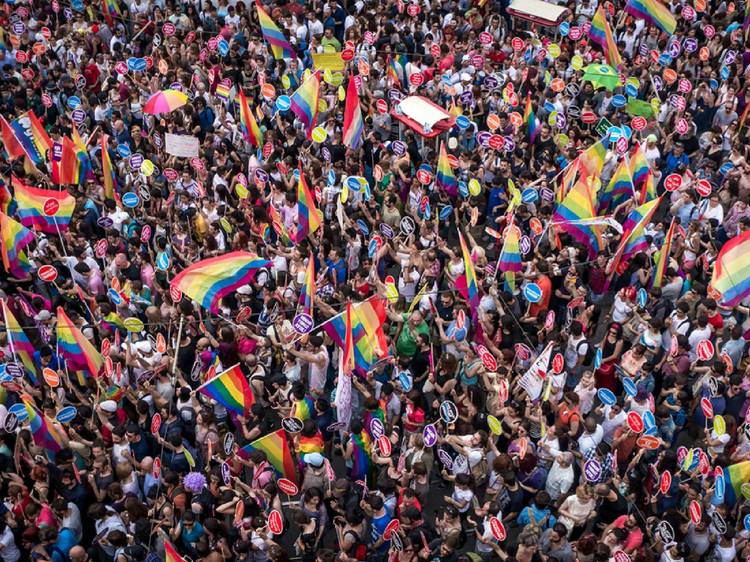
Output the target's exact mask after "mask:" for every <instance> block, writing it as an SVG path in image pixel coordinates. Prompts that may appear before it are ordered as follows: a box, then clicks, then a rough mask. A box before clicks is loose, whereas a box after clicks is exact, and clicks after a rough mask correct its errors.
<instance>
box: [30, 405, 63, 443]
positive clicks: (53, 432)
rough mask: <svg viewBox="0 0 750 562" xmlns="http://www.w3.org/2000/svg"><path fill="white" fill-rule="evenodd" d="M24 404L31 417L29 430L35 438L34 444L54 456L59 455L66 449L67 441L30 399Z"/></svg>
mask: <svg viewBox="0 0 750 562" xmlns="http://www.w3.org/2000/svg"><path fill="white" fill-rule="evenodd" d="M23 404H24V406H26V413H27V414H28V415H29V417H28V422H29V429H30V430H31V435H32V437H33V438H34V443H36V444H37V445H38V446H39V447H42V448H44V449H46V450H47V451H48V452H50V453H52V454H55V453H59V452H60V451H61V450H62V449H63V448H64V447H65V441H64V439H63V437H62V436H61V435H60V434H59V433H58V431H57V428H56V427H55V426H54V425H52V424H51V423H48V422H47V420H46V419H45V418H44V414H42V413H41V412H40V411H39V410H37V409H36V407H35V406H34V404H33V403H32V402H31V399H30V398H28V397H27V398H25V399H24V401H23Z"/></svg>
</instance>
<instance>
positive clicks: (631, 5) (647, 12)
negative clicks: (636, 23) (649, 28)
mask: <svg viewBox="0 0 750 562" xmlns="http://www.w3.org/2000/svg"><path fill="white" fill-rule="evenodd" d="M625 11H626V12H627V13H629V14H630V15H631V16H635V17H636V18H640V19H642V20H646V21H647V22H648V23H650V24H652V25H655V26H656V27H658V28H659V29H661V30H662V31H664V32H665V33H668V34H669V35H672V34H674V30H675V29H676V28H677V20H676V19H675V17H674V16H673V15H672V12H670V11H669V8H667V7H666V6H665V5H664V4H662V3H661V2H660V1H659V0H628V2H627V4H625Z"/></svg>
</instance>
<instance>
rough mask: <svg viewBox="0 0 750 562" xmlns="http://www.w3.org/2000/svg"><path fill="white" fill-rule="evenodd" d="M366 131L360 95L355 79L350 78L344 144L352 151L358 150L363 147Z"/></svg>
mask: <svg viewBox="0 0 750 562" xmlns="http://www.w3.org/2000/svg"><path fill="white" fill-rule="evenodd" d="M364 131H365V122H364V121H363V120H362V108H361V107H360V106H359V93H358V92H357V86H356V85H355V84H354V79H353V78H349V85H348V86H347V87H346V106H345V107H344V135H343V139H342V140H343V142H344V145H345V146H348V147H349V148H351V149H352V150H357V149H359V147H360V146H361V145H362V136H363V135H362V133H364Z"/></svg>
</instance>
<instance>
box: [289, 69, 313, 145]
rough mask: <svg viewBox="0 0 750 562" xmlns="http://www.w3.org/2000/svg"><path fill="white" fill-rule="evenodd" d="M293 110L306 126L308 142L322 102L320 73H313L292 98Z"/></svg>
mask: <svg viewBox="0 0 750 562" xmlns="http://www.w3.org/2000/svg"><path fill="white" fill-rule="evenodd" d="M290 99H291V101H292V105H291V110H292V112H293V113H294V114H295V115H296V116H297V117H298V118H299V120H300V121H302V123H303V124H304V126H305V131H306V132H307V138H308V140H309V139H310V138H311V137H310V135H311V134H312V130H313V128H314V127H315V122H316V120H317V118H318V103H319V101H320V72H319V71H316V72H313V73H312V74H311V75H310V77H309V78H308V79H307V80H305V81H304V82H302V85H301V86H300V87H299V88H297V90H296V91H295V92H294V93H293V94H292V96H291V98H290Z"/></svg>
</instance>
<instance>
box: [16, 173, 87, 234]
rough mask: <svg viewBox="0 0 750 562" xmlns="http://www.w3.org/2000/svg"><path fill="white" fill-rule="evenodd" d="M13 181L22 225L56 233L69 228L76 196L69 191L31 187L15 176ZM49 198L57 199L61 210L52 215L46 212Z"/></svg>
mask: <svg viewBox="0 0 750 562" xmlns="http://www.w3.org/2000/svg"><path fill="white" fill-rule="evenodd" d="M12 183H13V191H14V193H15V196H16V203H17V204H18V218H19V220H20V221H21V224H22V225H24V226H26V227H29V228H33V229H34V230H41V231H42V232H46V233H48V234H54V233H56V232H57V231H58V229H59V230H67V229H68V225H69V224H70V219H71V217H72V216H73V211H74V210H75V207H76V200H75V197H73V196H72V195H71V194H70V193H68V192H67V191H53V190H51V189H40V188H38V187H31V186H30V185H26V184H25V183H23V182H22V181H20V180H19V179H18V178H15V177H14V178H13V182H12ZM49 199H55V200H57V202H58V203H59V205H60V208H59V210H58V211H57V213H56V214H55V215H54V216H52V217H50V216H47V215H46V214H45V213H44V204H45V203H46V202H47V201H48V200H49Z"/></svg>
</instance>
